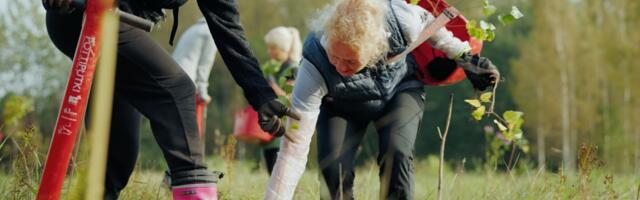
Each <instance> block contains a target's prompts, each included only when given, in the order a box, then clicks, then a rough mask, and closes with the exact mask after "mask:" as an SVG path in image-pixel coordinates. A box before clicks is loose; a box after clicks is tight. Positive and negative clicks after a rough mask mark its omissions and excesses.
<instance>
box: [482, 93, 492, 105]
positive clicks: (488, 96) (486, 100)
mask: <svg viewBox="0 0 640 200" xmlns="http://www.w3.org/2000/svg"><path fill="white" fill-rule="evenodd" d="M491 96H493V93H492V92H485V93H482V94H481V95H480V101H482V102H484V103H489V102H491Z"/></svg>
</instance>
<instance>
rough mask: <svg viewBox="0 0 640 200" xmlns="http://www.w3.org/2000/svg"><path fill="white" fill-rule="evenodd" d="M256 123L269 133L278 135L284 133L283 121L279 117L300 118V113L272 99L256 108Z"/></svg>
mask: <svg viewBox="0 0 640 200" xmlns="http://www.w3.org/2000/svg"><path fill="white" fill-rule="evenodd" d="M257 111H258V123H259V124H260V128H261V129H262V130H264V131H266V132H269V133H270V134H271V135H273V136H276V137H280V136H282V135H284V134H285V131H286V127H285V125H284V124H285V123H284V122H282V121H280V117H283V116H288V117H291V119H294V120H300V114H299V113H298V112H296V111H294V110H292V109H291V108H289V107H287V106H285V105H283V104H282V103H280V101H278V100H276V99H274V100H271V101H269V102H267V103H264V104H262V105H261V106H260V108H258V110H257Z"/></svg>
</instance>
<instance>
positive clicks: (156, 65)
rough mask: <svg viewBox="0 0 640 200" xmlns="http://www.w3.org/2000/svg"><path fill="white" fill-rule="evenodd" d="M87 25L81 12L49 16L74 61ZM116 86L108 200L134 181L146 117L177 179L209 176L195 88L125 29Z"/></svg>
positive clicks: (145, 38) (139, 35) (164, 56)
mask: <svg viewBox="0 0 640 200" xmlns="http://www.w3.org/2000/svg"><path fill="white" fill-rule="evenodd" d="M81 22H82V13H81V12H75V13H72V14H68V15H61V14H57V13H55V12H47V20H46V23H47V30H48V32H49V36H50V38H51V40H52V41H53V43H54V44H55V46H56V47H57V48H58V49H60V50H61V51H62V52H63V53H64V54H66V55H67V56H68V57H73V54H74V51H75V46H76V42H77V40H78V38H79V35H80V29H81ZM115 82H116V84H115V93H114V98H113V116H112V121H111V131H110V139H109V154H108V161H107V172H106V183H105V187H106V188H105V189H106V190H105V193H106V194H105V196H106V197H107V198H113V197H117V195H118V193H119V191H120V190H122V189H123V188H124V187H125V185H126V184H127V181H128V179H129V176H131V173H132V171H133V169H134V167H135V163H136V160H137V157H138V151H139V129H140V123H141V116H145V117H147V118H149V120H150V122H151V128H152V130H153V134H154V136H155V139H156V141H157V142H158V144H159V145H160V148H161V149H162V153H163V155H164V157H165V159H166V161H167V163H168V165H169V169H170V170H171V173H172V174H181V173H182V174H183V176H184V173H189V172H193V171H198V173H199V174H203V172H202V171H205V169H206V166H205V164H204V161H203V160H204V156H203V152H204V146H203V145H202V143H201V141H200V139H199V137H198V131H197V130H198V129H197V125H196V119H195V116H196V115H195V86H194V85H193V82H192V81H191V80H190V79H189V77H188V76H187V75H186V73H185V72H184V71H182V69H181V68H180V67H179V66H178V64H177V63H176V62H175V61H174V60H173V59H172V58H171V56H170V55H169V54H168V53H167V52H166V51H165V50H163V49H162V48H161V47H160V46H159V45H158V44H157V43H156V42H154V41H153V40H152V39H151V38H150V36H149V35H148V34H147V33H145V32H143V31H141V30H138V29H135V28H133V27H131V26H128V25H126V24H123V23H120V27H119V35H118V57H117V67H116V81H115ZM204 173H205V174H206V172H204ZM187 182H198V181H197V180H194V179H190V180H188V181H187ZM183 183H184V181H183Z"/></svg>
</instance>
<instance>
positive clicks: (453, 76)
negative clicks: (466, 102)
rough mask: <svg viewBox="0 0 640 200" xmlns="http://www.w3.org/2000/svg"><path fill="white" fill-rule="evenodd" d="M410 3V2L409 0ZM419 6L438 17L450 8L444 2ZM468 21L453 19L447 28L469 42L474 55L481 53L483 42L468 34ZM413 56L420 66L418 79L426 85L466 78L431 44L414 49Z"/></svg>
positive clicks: (424, 1)
mask: <svg viewBox="0 0 640 200" xmlns="http://www.w3.org/2000/svg"><path fill="white" fill-rule="evenodd" d="M407 1H410V0H407ZM418 5H419V6H420V7H422V8H424V9H426V10H428V11H429V12H431V13H432V14H433V15H434V17H437V16H438V15H439V14H440V13H442V11H443V10H444V9H445V8H447V7H449V4H447V3H446V2H445V1H444V0H420V2H419V3H418ZM466 25H467V19H465V18H464V17H463V16H462V15H460V16H458V17H456V18H454V19H452V20H451V21H450V22H449V23H447V25H446V27H447V29H448V30H449V31H451V32H453V36H454V37H457V38H459V39H460V40H462V41H468V42H469V45H471V49H472V50H471V52H472V53H473V54H477V53H480V51H481V50H482V41H478V40H476V39H474V38H471V37H470V36H469V33H467V28H466ZM411 54H412V55H413V56H414V58H415V59H416V63H417V64H418V73H417V74H418V78H419V79H420V81H422V83H424V84H425V85H431V86H440V85H449V84H454V83H457V82H460V81H461V80H464V79H465V78H466V75H465V74H464V70H462V68H460V67H458V66H457V65H456V63H455V61H453V60H451V59H449V58H447V55H446V54H445V53H444V52H442V51H440V50H437V49H434V48H433V47H432V46H431V45H430V44H428V43H426V42H425V43H423V44H421V45H420V46H418V48H416V49H414V50H413V51H412V52H411Z"/></svg>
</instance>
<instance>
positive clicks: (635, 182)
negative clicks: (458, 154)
mask: <svg viewBox="0 0 640 200" xmlns="http://www.w3.org/2000/svg"><path fill="white" fill-rule="evenodd" d="M209 162H210V166H212V167H211V168H212V169H220V170H223V171H225V173H226V175H225V177H224V178H223V179H222V181H221V182H220V183H219V186H218V187H219V191H220V199H261V198H262V196H263V192H264V188H265V186H266V183H267V180H268V177H267V174H266V172H265V171H264V169H259V168H256V163H255V162H242V161H234V162H227V164H225V162H223V161H222V159H209ZM415 173H416V180H415V182H416V185H415V199H435V198H436V184H437V181H438V180H437V163H436V162H434V160H433V159H425V160H420V161H417V162H416V165H415ZM356 174H357V175H356V182H355V188H354V191H355V195H356V199H378V191H379V184H378V168H377V166H376V165H375V164H373V163H369V164H365V165H364V166H361V167H359V168H358V169H357V173H356ZM34 186H37V183H36V182H35V181H33V180H26V181H25V180H24V179H23V180H22V181H21V180H17V179H16V177H15V174H6V173H5V174H0V195H1V197H2V198H0V199H5V198H6V199H32V198H33V195H34V192H35V189H34V188H33V187H34ZM323 187H324V182H323V180H322V179H321V178H320V176H319V174H318V170H314V169H309V170H307V172H306V173H305V174H304V176H303V178H302V180H301V182H300V184H299V186H298V189H297V192H296V196H295V199H304V200H309V199H319V198H321V197H322V199H328V198H327V197H326V195H327V192H326V189H324V188H323ZM639 187H640V177H636V176H633V175H612V174H607V173H605V172H603V171H600V170H598V169H594V170H591V171H590V172H589V173H576V174H574V175H567V176H563V175H560V174H557V173H549V172H543V171H539V170H526V169H520V170H518V172H517V173H516V172H514V173H513V174H511V175H510V174H509V173H506V172H490V173H486V172H463V171H452V170H449V169H448V170H446V174H445V184H444V191H445V199H505V200H506V199H532V200H533V199H638V198H639V197H638V192H639V191H638V190H639V189H640V188H639ZM67 191H68V190H66V189H65V190H64V191H63V193H64V195H67V194H68V192H67ZM323 195H324V196H323ZM121 197H122V199H133V200H136V199H171V198H170V193H169V190H167V189H166V188H165V186H164V185H163V184H162V172H161V171H159V170H158V171H150V170H140V169H138V170H136V171H135V173H134V175H133V176H132V177H131V179H130V181H129V185H128V187H127V188H126V189H125V190H124V191H123V193H122V195H121ZM63 199H64V198H63Z"/></svg>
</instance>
